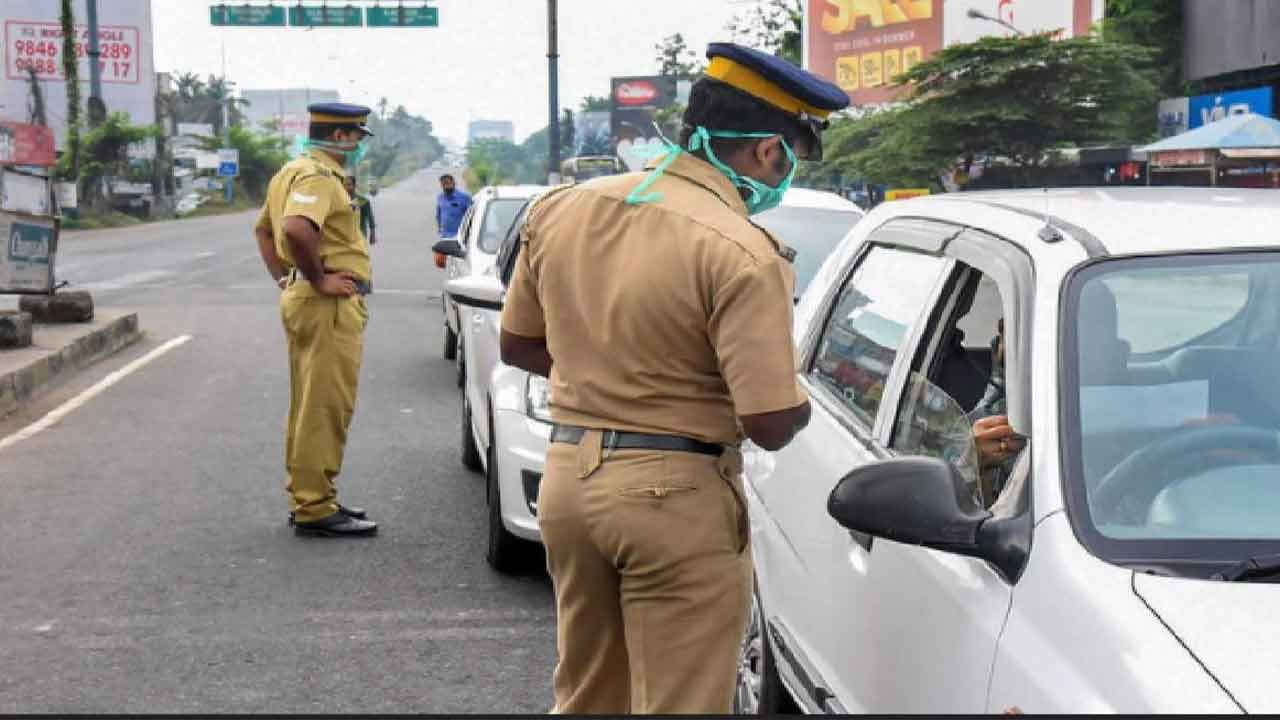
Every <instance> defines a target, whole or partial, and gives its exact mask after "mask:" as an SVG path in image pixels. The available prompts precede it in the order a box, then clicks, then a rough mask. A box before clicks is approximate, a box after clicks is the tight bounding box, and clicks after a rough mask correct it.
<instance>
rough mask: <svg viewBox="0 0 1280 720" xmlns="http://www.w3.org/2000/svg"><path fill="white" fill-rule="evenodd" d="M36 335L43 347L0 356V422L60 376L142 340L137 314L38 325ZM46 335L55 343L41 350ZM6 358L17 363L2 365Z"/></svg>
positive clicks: (38, 342) (109, 315) (106, 315)
mask: <svg viewBox="0 0 1280 720" xmlns="http://www.w3.org/2000/svg"><path fill="white" fill-rule="evenodd" d="M55 328H56V330H55ZM37 331H38V332H37V338H38V339H37V345H39V346H43V347H33V348H26V349H25V350H15V351H6V352H5V353H2V354H0V418H3V417H5V416H7V415H9V414H11V413H13V412H14V411H16V410H18V409H19V408H21V407H22V406H23V405H24V404H25V403H27V402H29V401H31V400H32V399H34V398H36V397H39V395H40V394H41V393H42V392H43V391H44V390H47V389H48V388H49V387H50V386H51V385H52V384H53V383H54V381H55V380H58V379H61V377H62V376H64V375H66V374H68V373H71V372H74V371H76V370H81V369H84V368H86V367H89V366H90V365H93V364H94V363H96V362H98V361H100V360H103V359H105V358H107V357H110V356H111V355H114V354H115V353H117V352H119V351H120V350H121V349H123V348H125V347H128V346H129V345H132V344H133V343H135V342H137V341H138V340H139V339H141V337H142V333H141V331H139V330H138V315H137V313H127V314H118V315H113V314H110V313H100V314H99V317H98V319H97V320H95V321H94V322H93V323H85V324H81V325H62V326H49V325H40V326H37ZM48 334H54V335H55V338H56V341H55V342H53V343H51V344H50V345H49V346H44V343H43V342H41V341H40V339H39V336H41V335H48ZM58 336H62V337H58ZM6 354H12V355H15V356H18V357H17V360H16V362H5V360H6V357H5V355H6ZM15 365H16V367H15Z"/></svg>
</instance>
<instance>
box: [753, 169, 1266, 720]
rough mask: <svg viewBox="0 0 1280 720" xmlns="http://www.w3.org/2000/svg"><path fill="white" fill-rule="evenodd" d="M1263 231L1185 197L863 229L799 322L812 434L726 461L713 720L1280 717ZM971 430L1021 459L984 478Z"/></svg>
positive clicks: (1186, 192) (1006, 205)
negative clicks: (739, 529) (720, 686)
mask: <svg viewBox="0 0 1280 720" xmlns="http://www.w3.org/2000/svg"><path fill="white" fill-rule="evenodd" d="M1278 227H1280V193H1276V192H1274V191H1270V190H1227V189H1209V188H1205V189H1191V188H1157V189H1150V188H1147V189H1143V188H1134V189H1120V190H1112V189H1105V190H1104V189H1075V190H1064V191H1052V192H1043V191H1033V192H999V193H959V194H953V195H947V196H938V197H933V198H924V199H914V200H910V201H905V202H891V203H885V204H883V205H881V206H880V207H878V208H876V209H875V210H874V211H872V212H871V213H870V214H868V216H867V217H866V218H865V219H864V220H863V221H862V222H861V223H859V224H858V226H857V227H856V228H855V230H854V232H853V233H852V234H851V235H850V237H849V238H847V239H846V240H845V241H844V243H843V244H842V245H841V247H840V249H839V250H837V251H836V252H835V253H833V254H832V256H831V257H830V259H829V260H828V261H827V263H826V264H825V265H824V266H823V268H822V269H821V271H820V272H819V273H818V276H817V278H816V279H815V280H814V282H813V284H812V285H811V286H810V289H809V291H808V293H807V294H806V296H805V298H804V300H803V301H802V303H801V305H800V307H799V308H798V309H797V313H796V338H797V344H798V348H799V351H800V355H801V358H802V365H801V366H800V367H801V372H800V381H801V382H802V383H803V385H804V386H805V388H806V390H807V391H808V393H809V396H810V398H811V402H812V407H813V416H812V420H811V422H810V424H809V426H808V427H807V428H806V429H805V430H803V431H802V432H801V433H800V434H799V435H798V436H797V437H796V439H795V440H794V441H793V442H792V443H791V444H790V445H789V446H787V447H786V448H784V449H783V450H781V451H780V452H778V453H772V454H771V453H766V452H764V451H763V450H759V449H755V450H752V451H751V452H750V453H749V457H748V458H747V462H746V471H745V473H744V474H745V482H744V485H745V489H746V494H747V497H748V504H749V506H750V507H749V510H750V517H751V532H752V552H753V559H754V562H755V567H756V571H757V572H756V592H755V594H754V603H753V612H752V621H751V626H750V629H749V632H748V633H747V638H746V641H745V642H744V644H743V650H742V654H741V657H740V662H739V685H738V697H737V707H738V710H739V711H740V712H743V713H757V712H759V713H771V712H776V711H779V710H780V709H782V710H784V709H787V707H786V706H787V705H788V704H789V701H791V700H793V701H794V702H795V704H797V705H799V707H800V709H802V710H804V711H807V712H815V713H816V712H837V713H894V714H897V713H922V714H938V713H948V714H964V713H1018V712H1025V713H1052V714H1058V713H1090V714H1094V713H1110V712H1122V713H1134V714H1142V713H1157V712H1161V713H1163V712H1178V713H1206V714H1219V713H1240V712H1244V711H1247V712H1259V713H1274V712H1277V711H1280V684H1277V683H1276V682H1275V680H1276V676H1277V672H1280V614H1277V613H1276V612H1275V609H1276V608H1277V607H1280V587H1277V586H1276V585H1275V584H1265V583H1267V582H1271V583H1274V582H1276V580H1277V579H1278V578H1280V383H1277V382H1276V380H1275V369H1276V357H1277V353H1278V352H1280V349H1278V348H1277V345H1280V310H1278V308H1280V239H1277V237H1276V235H1275V233H1276V228H1278ZM1001 319H1003V328H1004V329H1003V335H998V334H997V330H996V328H997V323H998V322H999V321H1000V320H1001ZM993 337H994V338H995V339H996V342H995V343H994V344H993V343H989V340H992V339H993ZM1001 338H1002V340H1003V345H1002V347H1003V351H1004V357H1005V359H1004V363H1003V372H1002V373H994V378H992V377H990V376H992V375H993V372H992V370H993V355H995V354H996V353H995V352H994V351H995V350H996V348H1000V347H1001V343H1000V342H999V340H1000V339H1001ZM995 367H997V368H998V367H1000V366H999V364H998V363H997V364H996V365H995ZM997 386H999V387H1000V388H1001V389H1000V390H998V391H996V390H995V389H996V388H997ZM988 392H994V393H995V395H988V394H987V393H988ZM1000 395H1003V398H1004V401H1003V407H1001V406H999V405H995V406H992V405H986V402H987V399H988V398H990V397H999V396H1000ZM975 405H977V406H978V412H976V413H974V414H972V415H971V414H968V413H969V412H970V411H973V410H975ZM983 408H987V409H986V410H984V409H983ZM992 410H994V411H995V414H1002V415H1003V414H1007V416H1008V418H1009V420H1010V424H1011V425H1012V428H1013V430H1014V431H1016V432H1017V433H1018V434H1019V435H1021V436H1023V437H1026V438H1029V441H1028V442H1027V444H1026V447H1025V449H1024V450H1022V451H1021V452H1017V448H1016V447H1014V449H1013V452H1014V454H1013V455H1012V457H1011V460H1010V461H1009V462H1005V463H1001V464H997V465H995V466H993V467H989V468H987V469H985V470H981V469H979V467H978V465H979V463H978V461H977V452H976V450H975V447H974V444H973V442H974V441H973V438H972V435H971V430H970V428H971V424H972V422H973V421H974V420H976V419H977V418H978V416H979V415H988V414H991V411H992ZM1015 443H1016V441H1015ZM1259 581H1261V582H1259Z"/></svg>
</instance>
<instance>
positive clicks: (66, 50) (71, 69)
mask: <svg viewBox="0 0 1280 720" xmlns="http://www.w3.org/2000/svg"><path fill="white" fill-rule="evenodd" d="M61 20H62V73H63V75H64V76H65V77H66V80H67V153H68V154H70V156H71V162H70V167H71V177H70V178H66V179H68V180H71V181H73V182H77V183H78V182H79V180H80V72H79V70H80V67H79V63H78V62H77V59H76V17H75V11H74V10H73V9H72V7H71V0H62V17H61ZM82 190H83V188H82ZM81 197H83V195H81Z"/></svg>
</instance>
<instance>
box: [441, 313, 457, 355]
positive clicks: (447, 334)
mask: <svg viewBox="0 0 1280 720" xmlns="http://www.w3.org/2000/svg"><path fill="white" fill-rule="evenodd" d="M441 355H443V356H444V359H445V360H456V359H457V357H458V334H457V333H455V332H454V331H453V329H452V328H450V327H449V323H448V322H447V321H446V322H445V324H444V347H443V348H442V350H441Z"/></svg>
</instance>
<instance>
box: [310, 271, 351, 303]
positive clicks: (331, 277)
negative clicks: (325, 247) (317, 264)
mask: <svg viewBox="0 0 1280 720" xmlns="http://www.w3.org/2000/svg"><path fill="white" fill-rule="evenodd" d="M315 288H316V292H318V293H320V294H321V295H325V296H328V297H351V296H352V295H355V294H356V276H355V275H352V274H351V273H349V272H336V273H331V272H327V273H325V274H324V277H323V278H321V280H320V282H319V284H317V285H316V286H315Z"/></svg>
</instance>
